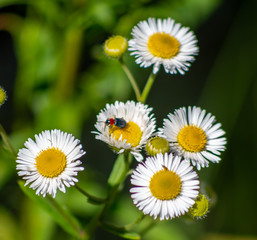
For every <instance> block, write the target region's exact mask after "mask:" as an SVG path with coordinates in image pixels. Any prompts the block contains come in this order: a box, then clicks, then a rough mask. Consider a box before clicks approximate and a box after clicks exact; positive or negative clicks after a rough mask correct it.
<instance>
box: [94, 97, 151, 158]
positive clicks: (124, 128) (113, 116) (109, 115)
mask: <svg viewBox="0 0 257 240" xmlns="http://www.w3.org/2000/svg"><path fill="white" fill-rule="evenodd" d="M151 111H152V108H149V107H148V106H147V105H144V104H142V103H139V102H138V103H135V102H134V101H127V102H126V103H123V102H118V101H116V102H115V103H114V104H107V105H106V107H105V109H103V110H101V111H100V113H99V114H98V116H97V122H96V124H95V128H96V129H97V132H93V133H95V134H96V139H99V140H102V141H104V142H106V143H107V144H109V145H110V146H111V147H112V149H113V150H114V151H115V152H117V153H118V154H120V153H123V152H124V151H130V152H131V154H132V155H133V156H134V157H135V159H136V160H137V161H141V160H142V159H143V157H142V155H141V153H140V151H141V148H142V147H143V146H144V145H145V143H146V142H147V139H148V138H149V137H150V136H151V135H152V134H153V132H154V131H155V119H154V118H153V114H151V115H149V114H150V112H151Z"/></svg>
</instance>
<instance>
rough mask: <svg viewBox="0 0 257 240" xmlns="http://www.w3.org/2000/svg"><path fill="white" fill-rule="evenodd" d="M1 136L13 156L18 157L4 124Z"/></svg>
mask: <svg viewBox="0 0 257 240" xmlns="http://www.w3.org/2000/svg"><path fill="white" fill-rule="evenodd" d="M0 135H1V137H2V138H3V141H4V143H5V145H6V146H7V147H8V149H9V150H10V151H11V152H12V154H13V155H14V156H15V157H16V156H17V153H16V151H15V150H14V148H13V146H12V144H11V142H10V140H9V137H8V135H7V134H6V132H5V130H4V128H3V126H2V124H0Z"/></svg>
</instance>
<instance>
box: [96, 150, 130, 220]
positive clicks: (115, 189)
mask: <svg viewBox="0 0 257 240" xmlns="http://www.w3.org/2000/svg"><path fill="white" fill-rule="evenodd" d="M124 158H125V164H126V166H125V169H124V171H123V173H122V174H121V176H120V178H119V181H118V182H117V183H116V184H115V185H113V186H112V187H111V188H110V192H109V196H108V200H107V201H106V204H105V206H104V208H103V211H102V213H101V217H100V221H102V220H103V219H104V217H105V215H106V212H107V211H108V209H109V207H110V205H111V204H112V203H113V200H114V199H115V197H116V195H117V193H118V191H119V189H120V186H121V184H122V183H123V182H124V180H125V179H126V177H127V172H128V171H129V166H130V164H131V161H132V157H131V155H130V154H129V153H128V152H125V153H124Z"/></svg>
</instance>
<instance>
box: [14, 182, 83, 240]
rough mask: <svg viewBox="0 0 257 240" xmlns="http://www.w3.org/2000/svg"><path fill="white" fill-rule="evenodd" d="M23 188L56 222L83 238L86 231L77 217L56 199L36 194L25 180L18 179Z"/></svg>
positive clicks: (72, 233) (70, 232)
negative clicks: (25, 183) (27, 185)
mask: <svg viewBox="0 0 257 240" xmlns="http://www.w3.org/2000/svg"><path fill="white" fill-rule="evenodd" d="M18 184H19V186H20V188H21V190H22V191H23V192H24V193H25V194H26V195H27V196H28V197H29V198H30V199H32V200H33V201H35V202H36V203H37V204H38V205H40V206H41V207H42V208H43V209H44V210H45V211H47V212H48V213H49V214H50V215H51V217H52V218H53V219H54V221H55V222H56V223H58V224H59V225H60V226H61V227H62V228H63V229H64V230H65V231H66V232H68V233H69V234H71V235H73V236H75V237H77V238H80V239H81V238H83V236H84V235H85V233H84V232H83V231H82V229H81V227H80V224H79V222H78V221H77V219H76V218H75V217H74V216H73V215H72V214H71V213H70V212H69V211H68V210H67V209H66V208H65V207H64V206H62V205H60V204H59V203H58V202H57V201H56V200H55V199H53V198H51V197H48V196H47V197H46V198H44V197H41V196H37V195H36V194H35V191H34V190H32V189H31V188H28V187H24V181H18Z"/></svg>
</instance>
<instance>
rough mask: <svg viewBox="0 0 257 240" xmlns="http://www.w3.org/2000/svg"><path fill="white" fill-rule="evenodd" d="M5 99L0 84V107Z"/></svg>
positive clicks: (4, 93) (5, 95)
mask: <svg viewBox="0 0 257 240" xmlns="http://www.w3.org/2000/svg"><path fill="white" fill-rule="evenodd" d="M6 100H7V94H6V92H5V90H4V89H3V88H2V87H1V86H0V107H1V106H2V105H3V104H4V103H5V101H6Z"/></svg>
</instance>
